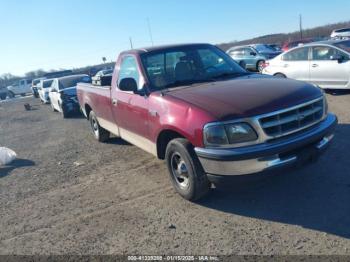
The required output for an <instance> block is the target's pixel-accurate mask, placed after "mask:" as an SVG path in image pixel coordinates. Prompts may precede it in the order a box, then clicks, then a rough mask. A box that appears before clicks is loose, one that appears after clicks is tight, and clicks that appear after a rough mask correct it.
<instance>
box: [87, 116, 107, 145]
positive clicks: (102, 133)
mask: <svg viewBox="0 0 350 262" xmlns="http://www.w3.org/2000/svg"><path fill="white" fill-rule="evenodd" d="M89 121H90V125H91V129H92V133H93V135H94V137H95V138H96V140H97V141H99V142H106V141H107V140H108V139H109V136H110V133H109V132H108V131H107V130H106V129H104V128H103V127H101V126H100V124H99V123H98V121H97V117H96V115H95V113H94V111H91V112H90V114H89Z"/></svg>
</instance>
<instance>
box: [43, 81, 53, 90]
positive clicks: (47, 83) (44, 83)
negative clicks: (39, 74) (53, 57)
mask: <svg viewBox="0 0 350 262" xmlns="http://www.w3.org/2000/svg"><path fill="white" fill-rule="evenodd" d="M52 82H53V80H46V81H43V88H48V87H51V84H52Z"/></svg>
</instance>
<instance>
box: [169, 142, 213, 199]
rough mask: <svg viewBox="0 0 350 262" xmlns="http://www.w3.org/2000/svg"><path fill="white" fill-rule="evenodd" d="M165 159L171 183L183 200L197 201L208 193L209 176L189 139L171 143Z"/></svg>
mask: <svg viewBox="0 0 350 262" xmlns="http://www.w3.org/2000/svg"><path fill="white" fill-rule="evenodd" d="M165 159H166V162H167V166H168V170H169V174H170V179H171V182H172V184H173V186H174V188H175V189H176V191H177V192H178V193H179V194H180V195H181V196H182V197H183V198H185V199H187V200H190V201H195V200H198V199H200V198H201V197H203V196H204V195H206V194H207V193H208V191H209V189H210V183H209V181H208V178H207V175H206V174H205V172H204V170H203V167H202V165H201V164H200V162H199V159H198V157H197V155H196V153H195V152H194V149H193V146H192V145H191V144H190V143H189V142H188V140H187V139H184V138H176V139H173V140H172V141H170V142H169V144H168V146H167V148H166V153H165Z"/></svg>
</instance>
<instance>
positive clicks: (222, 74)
mask: <svg viewBox="0 0 350 262" xmlns="http://www.w3.org/2000/svg"><path fill="white" fill-rule="evenodd" d="M77 93H78V100H79V104H80V108H81V110H82V112H83V113H84V115H85V116H86V118H87V119H88V120H89V122H90V126H91V130H92V134H93V135H94V137H95V138H96V139H97V140H98V141H101V142H104V141H106V140H107V139H108V138H109V137H110V134H114V135H116V136H117V137H120V138H122V139H124V140H126V141H128V142H130V143H132V144H134V145H136V146H138V147H140V148H141V149H143V150H145V151H147V152H149V153H151V154H153V155H154V156H156V157H157V158H159V159H164V160H165V161H166V163H167V166H168V170H169V175H170V180H171V182H172V184H173V186H174V188H175V189H176V191H177V192H178V193H179V194H180V195H181V196H182V197H184V198H185V199H188V200H196V199H199V198H201V197H202V196H204V195H205V194H206V193H207V192H208V191H209V188H210V186H211V183H220V182H223V181H224V182H225V181H227V179H231V178H233V177H237V176H238V177H239V176H240V177H242V176H245V177H246V176H249V175H253V174H256V173H258V175H260V173H262V172H264V173H265V172H270V171H273V170H276V169H281V168H286V167H291V166H294V165H296V164H298V165H300V164H305V163H307V162H309V161H310V160H315V159H316V158H317V157H318V156H319V155H320V154H321V153H322V152H324V151H325V149H326V148H327V147H328V145H329V144H330V142H331V140H332V138H333V132H334V128H335V126H336V124H337V117H336V116H335V115H333V114H331V113H329V112H328V107H327V101H326V98H325V96H324V93H323V91H322V90H321V89H320V88H319V87H317V86H315V85H312V84H308V83H306V82H301V81H296V80H291V79H283V78H276V77H273V76H268V75H262V74H256V73H251V72H248V71H246V70H245V69H244V68H242V67H241V66H239V64H238V63H236V62H235V61H233V60H232V59H231V57H230V56H229V55H227V54H226V53H225V52H223V51H221V50H220V49H219V48H217V47H215V46H212V45H209V44H190V45H173V46H161V47H152V48H146V49H138V50H130V51H126V52H122V53H121V54H120V56H119V58H118V60H117V63H116V65H115V69H114V73H113V76H112V77H111V82H110V85H107V86H96V85H93V84H88V83H79V84H78V86H77Z"/></svg>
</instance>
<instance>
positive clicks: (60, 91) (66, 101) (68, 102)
mask: <svg viewBox="0 0 350 262" xmlns="http://www.w3.org/2000/svg"><path fill="white" fill-rule="evenodd" d="M78 83H91V77H90V76H88V75H72V76H65V77H60V78H55V79H53V82H52V85H51V90H50V92H49V98H50V102H51V108H52V110H53V111H54V112H56V111H59V112H61V113H62V115H63V118H66V117H68V116H69V114H70V113H73V112H77V111H79V110H80V107H79V102H78V98H77V84H78Z"/></svg>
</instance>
